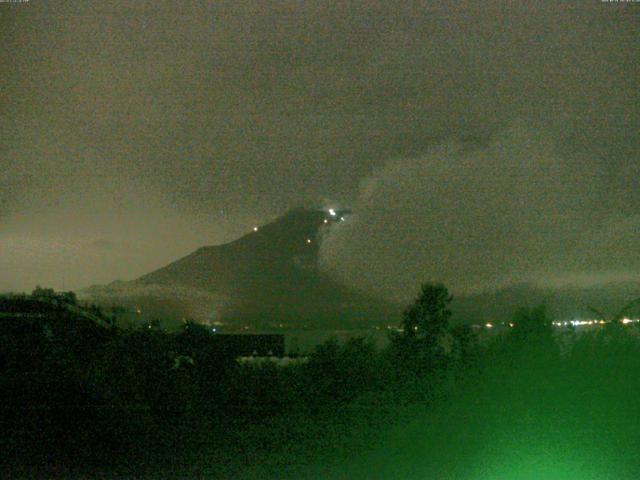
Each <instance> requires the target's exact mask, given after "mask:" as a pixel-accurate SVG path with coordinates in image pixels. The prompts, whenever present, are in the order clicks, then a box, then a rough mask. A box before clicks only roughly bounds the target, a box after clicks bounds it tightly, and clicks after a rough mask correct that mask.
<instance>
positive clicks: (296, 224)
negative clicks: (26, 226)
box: [81, 209, 402, 329]
mask: <svg viewBox="0 0 640 480" xmlns="http://www.w3.org/2000/svg"><path fill="white" fill-rule="evenodd" d="M348 213H349V212H348V211H342V212H334V211H331V213H330V212H325V211H323V210H311V209H296V210H292V211H290V212H288V213H287V214H285V215H284V216H282V217H280V218H278V219H277V220H275V221H274V222H272V223H269V224H267V225H264V226H261V227H259V228H254V230H253V231H252V232H250V233H248V234H247V235H245V236H243V237H241V238H239V239H237V240H235V241H233V242H230V243H226V244H223V245H216V246H207V247H201V248H199V249H197V250H196V251H194V252H193V253H191V254H189V255H187V256H186V257H184V258H181V259H179V260H177V261H175V262H173V263H170V264H169V265H166V266H165V267H162V268H160V269H158V270H156V271H154V272H151V273H148V274H146V275H143V276H142V277H140V278H138V279H136V280H133V281H131V282H114V283H112V284H110V285H107V286H98V287H91V288H89V289H87V290H85V291H83V292H81V298H83V299H85V300H90V301H93V302H95V303H98V304H102V305H109V304H122V305H126V306H129V307H131V308H132V309H133V310H135V311H140V312H141V315H142V316H146V317H149V316H157V317H161V318H172V319H181V318H194V319H195V320H198V321H201V322H206V323H216V322H220V323H223V324H227V325H234V326H236V327H240V326H245V325H246V326H249V327H251V328H253V329H270V328H278V327H279V326H280V325H282V326H283V327H294V326H295V327H308V328H354V327H366V326H371V325H376V324H378V325H380V324H384V325H386V324H389V323H393V324H397V323H398V321H399V314H400V312H401V310H402V308H401V307H400V306H398V305H395V304H391V303H388V302H386V301H384V300H381V299H379V298H375V297H373V296H371V295H368V294H367V293H365V292H361V291H358V290H356V289H354V288H351V287H347V286H346V285H343V284H342V283H340V282H338V281H336V280H335V279H333V278H331V277H330V276H329V275H327V274H326V273H324V272H322V271H321V270H320V269H319V268H318V250H319V244H320V240H321V238H322V235H324V234H325V232H326V231H327V230H328V229H330V228H332V226H333V225H334V224H335V223H336V222H340V221H348Z"/></svg>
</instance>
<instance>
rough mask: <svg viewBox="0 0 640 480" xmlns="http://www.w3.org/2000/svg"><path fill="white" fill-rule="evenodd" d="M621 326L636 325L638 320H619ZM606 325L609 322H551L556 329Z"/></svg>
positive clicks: (639, 320)
mask: <svg viewBox="0 0 640 480" xmlns="http://www.w3.org/2000/svg"><path fill="white" fill-rule="evenodd" d="M621 322H622V324H623V325H628V324H630V323H638V322H640V319H637V318H635V319H634V318H626V317H625V318H623V319H622V320H621ZM607 323H611V322H610V321H607V320H565V321H563V322H553V325H554V326H556V327H568V326H570V325H571V326H573V327H582V326H585V325H605V324H607Z"/></svg>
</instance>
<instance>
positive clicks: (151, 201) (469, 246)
mask: <svg viewBox="0 0 640 480" xmlns="http://www.w3.org/2000/svg"><path fill="white" fill-rule="evenodd" d="M394 3H395V2H388V1H381V2H374V1H366V2H316V1H307V2H293V1H278V2H266V1H265V2H262V1H261V2H247V1H242V0H239V1H231V2H198V3H196V2H178V1H175V0H174V1H127V2H104V1H83V2H64V1H56V2H42V1H38V0H31V1H29V2H26V3H0V41H1V45H2V48H1V49H0V85H1V88H0V122H1V124H0V127H1V128H0V132H1V133H0V167H1V168H0V291H4V290H30V289H32V288H33V287H34V286H35V285H36V284H42V285H44V286H52V287H54V288H57V289H60V288H63V287H64V288H67V289H69V288H73V289H77V288H82V287H86V286H88V285H90V284H94V283H107V282H110V281H113V280H116V279H123V280H127V279H132V278H135V277H137V276H139V275H142V274H144V273H146V272H148V271H150V270H152V269H154V268H158V267H160V266H162V265H164V264H166V263H168V262H170V261H172V260H174V259H176V258H177V257H180V256H182V255H185V254H187V253H189V252H190V251H192V250H194V249H195V248H197V247H199V246H201V245H211V244H217V243H221V242H225V241H230V240H232V239H234V238H237V237H238V236H240V235H242V234H244V233H248V232H249V231H251V229H252V227H253V226H254V225H257V224H261V223H264V222H267V221H270V220H273V219H274V218H276V217H277V216H279V215H282V214H283V213H285V212H286V211H287V210H288V209H290V208H292V207H296V206H299V205H310V204H316V205H322V206H324V207H326V208H328V207H350V208H352V209H353V212H354V215H353V216H352V217H351V218H350V220H349V222H345V223H344V224H340V225H339V226H336V227H335V228H334V229H333V231H332V233H331V234H330V235H329V236H328V237H327V238H325V239H324V240H323V244H322V248H321V259H322V264H323V266H324V267H325V268H327V269H329V270H331V271H333V272H335V273H336V275H338V276H340V277H341V278H343V279H344V280H345V281H346V282H348V283H352V284H354V285H358V286H361V287H367V288H373V289H376V290H377V291H379V292H380V293H382V294H384V295H389V296H402V295H403V294H406V293H408V294H410V295H412V294H413V292H414V291H415V289H416V287H417V285H418V284H419V283H420V282H422V281H425V280H428V279H436V280H443V281H445V282H446V283H447V285H448V286H449V287H450V289H451V290H452V291H454V292H471V291H477V290H480V289H483V288H493V287H496V286H502V285H508V284H510V283H513V282H521V281H532V282H536V283H542V284H549V285H567V284H571V285H573V284H576V285H591V284H593V283H598V282H602V281H609V280H631V279H640V273H638V272H640V255H639V254H640V241H639V239H638V233H639V232H640V161H639V160H640V159H639V158H638V152H639V147H640V128H639V127H640V107H639V105H640V98H639V96H640V94H639V89H638V79H639V78H640V62H639V61H638V59H640V41H639V40H640V38H639V37H640V35H639V32H640V16H639V14H640V6H639V5H640V4H633V3H606V2H605V3H603V2H600V0H593V1H583V2H576V3H564V2H544V5H543V4H542V3H543V2H539V3H538V2H495V1H492V0H488V1H482V2H470V1H455V2H431V1H429V2H419V1H409V2H402V3H403V5H402V6H397V5H393V4H394ZM516 3H521V4H522V5H516Z"/></svg>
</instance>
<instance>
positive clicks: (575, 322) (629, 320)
mask: <svg viewBox="0 0 640 480" xmlns="http://www.w3.org/2000/svg"><path fill="white" fill-rule="evenodd" d="M620 322H621V323H622V324H623V325H629V324H631V323H640V319H638V318H626V317H625V318H623V319H622V320H620ZM607 323H611V322H610V321H608V320H564V321H555V322H551V324H552V325H553V326H554V327H569V326H572V327H583V326H586V325H605V324H607ZM502 325H508V326H509V327H510V328H513V327H515V324H514V323H511V322H509V323H507V324H504V323H503V324H502ZM494 326H495V324H494V323H492V322H487V323H485V324H484V327H485V328H493V327H494ZM478 327H479V326H477V325H476V328H478Z"/></svg>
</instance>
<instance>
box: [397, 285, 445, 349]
mask: <svg viewBox="0 0 640 480" xmlns="http://www.w3.org/2000/svg"><path fill="white" fill-rule="evenodd" d="M452 300H453V297H452V296H451V295H450V294H449V291H448V290H447V287H445V286H444V285H443V284H442V283H425V284H423V285H422V288H421V289H420V293H419V295H418V297H417V298H416V299H415V301H414V302H413V304H412V305H410V306H409V307H407V309H406V310H405V311H404V313H403V318H402V327H403V329H404V335H405V336H406V337H410V338H417V339H422V340H425V341H427V342H437V341H438V339H439V338H440V337H441V336H442V335H443V334H444V333H445V332H446V331H447V329H448V328H449V318H450V317H451V310H449V304H450V303H451V301H452Z"/></svg>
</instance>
